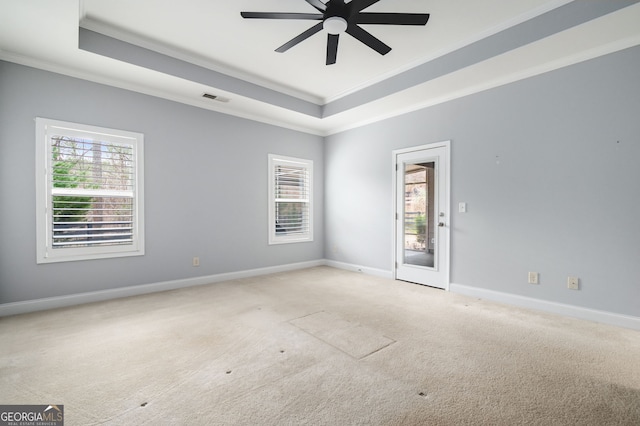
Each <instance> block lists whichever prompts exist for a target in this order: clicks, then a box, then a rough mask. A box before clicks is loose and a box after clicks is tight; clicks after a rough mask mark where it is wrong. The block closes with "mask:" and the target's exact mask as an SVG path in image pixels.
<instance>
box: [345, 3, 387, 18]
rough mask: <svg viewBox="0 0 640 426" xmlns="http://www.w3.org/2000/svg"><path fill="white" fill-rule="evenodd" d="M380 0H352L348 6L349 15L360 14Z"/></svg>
mask: <svg viewBox="0 0 640 426" xmlns="http://www.w3.org/2000/svg"><path fill="white" fill-rule="evenodd" d="M379 1H380V0H352V1H351V2H350V3H349V4H348V6H349V11H350V15H352V14H354V13H357V12H360V11H361V10H363V9H366V8H368V7H369V6H371V5H373V4H376V3H378V2H379Z"/></svg>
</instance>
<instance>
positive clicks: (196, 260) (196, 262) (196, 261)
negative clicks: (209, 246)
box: [193, 257, 200, 266]
mask: <svg viewBox="0 0 640 426" xmlns="http://www.w3.org/2000/svg"><path fill="white" fill-rule="evenodd" d="M193 266H200V258H199V257H194V258H193Z"/></svg>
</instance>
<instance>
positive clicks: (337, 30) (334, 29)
mask: <svg viewBox="0 0 640 426" xmlns="http://www.w3.org/2000/svg"><path fill="white" fill-rule="evenodd" d="M347 26H348V25H347V20H346V19H344V18H342V17H340V16H331V17H329V18H327V19H325V20H324V22H323V23H322V28H324V29H325V30H327V32H328V33H329V34H342V33H343V32H345V31H346V30H347Z"/></svg>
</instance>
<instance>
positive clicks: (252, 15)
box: [240, 12, 322, 21]
mask: <svg viewBox="0 0 640 426" xmlns="http://www.w3.org/2000/svg"><path fill="white" fill-rule="evenodd" d="M240 16H242V17H243V18H248V19H311V20H316V21H319V20H321V19H322V15H321V14H319V13H280V12H240Z"/></svg>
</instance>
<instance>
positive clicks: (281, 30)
mask: <svg viewBox="0 0 640 426" xmlns="http://www.w3.org/2000/svg"><path fill="white" fill-rule="evenodd" d="M323 1H324V0H323ZM241 11H259V12H303V13H305V12H307V13H314V12H316V10H315V9H314V8H313V7H311V6H310V5H309V4H308V3H307V2H306V1H305V0H259V1H258V0H234V1H229V0H225V1H222V0H181V1H180V2H177V1H169V0H162V1H161V0H80V1H71V0H47V1H42V0H0V59H4V60H8V61H12V62H16V63H20V64H24V65H28V66H34V67H37V68H42V69H46V70H50V71H54V72H59V73H63V74H67V75H71V76H75V77H80V78H84V79H88V80H92V81H96V82H99V83H105V84H109V85H113V86H116V87H122V88H126V89H130V90H135V91H138V92H141V93H147V94H150V95H154V96H159V97H163V98H166V99H171V100H174V101H178V102H182V103H186V104H190V105H194V106H197V107H201V108H206V109H210V110H215V111H220V112H223V113H228V114H232V115H237V116H241V117H246V118H250V119H254V120H258V121H262V122H266V123H271V124H274V125H278V126H283V127H288V128H292V129H297V130H301V131H305V132H309V133H314V134H319V135H329V134H332V133H336V132H339V131H342V130H346V129H349V128H353V127H357V126H360V125H363V124H367V123H370V122H374V121H378V120H381V119H384V118H387V117H391V116H394V115H397V114H401V113H404V112H408V111H411V110H415V109H419V108H424V107H426V106H430V105H434V104H437V103H439V102H443V101H446V100H450V99H455V98H457V97H460V96H465V95H467V94H470V93H474V92H477V91H480V90H486V89H488V88H491V87H496V86H498V85H502V84H505V83H508V82H511V81H516V80H518V79H521V78H526V77H529V76H533V75H536V74H539V73H542V72H546V71H549V70H553V69H556V68H559V67H562V66H567V65H570V64H573V63H576V62H579V61H583V60H586V59H590V58H593V57H596V56H599V55H603V54H607V53H610V52H614V51H616V50H620V49H624V48H627V47H631V46H635V45H638V44H640V25H638V22H640V3H638V0H576V1H570V0H393V1H392V0H380V1H379V2H378V3H376V4H374V5H373V6H371V7H370V8H368V9H366V11H367V12H412V13H416V12H417V13H430V14H431V17H430V20H429V22H428V24H427V25H426V26H395V25H393V26H392V25H367V26H366V30H367V31H369V32H371V33H372V34H373V35H375V36H376V37H378V38H379V39H380V40H382V41H383V42H385V43H386V44H388V45H389V46H390V47H391V48H392V50H391V52H390V53H388V54H387V55H385V56H381V55H379V54H378V53H376V52H375V51H373V50H372V49H370V48H369V47H367V46H365V45H363V44H362V43H360V42H359V41H357V40H355V39H353V38H352V37H350V36H349V35H346V34H344V35H342V36H341V37H340V44H339V48H338V59H337V63H336V64H335V65H330V66H327V65H325V49H326V47H325V46H326V33H324V31H323V32H321V33H318V34H316V35H314V36H312V37H310V38H309V39H307V40H305V41H303V42H302V43H300V44H298V45H297V46H295V47H293V48H292V49H290V50H289V51H287V52H285V53H277V52H275V51H274V49H275V48H277V47H278V46H280V45H282V44H283V43H284V42H286V41H288V40H290V39H292V38H293V37H295V36H297V35H298V34H299V33H301V32H302V31H304V30H306V29H307V28H309V27H311V26H312V25H314V24H315V23H316V22H315V21H297V20H262V19H243V18H242V17H241V16H240V12H241ZM80 26H81V27H83V28H85V29H88V30H91V31H93V32H97V33H100V34H101V35H106V36H109V37H111V38H104V39H99V40H98V42H97V44H96V43H95V42H86V43H83V44H82V46H83V48H82V49H81V48H79V41H78V40H79V27H80ZM83 34H84V33H83ZM83 37H84V36H83ZM114 38H115V39H117V40H120V41H124V42H126V43H127V44H122V45H116V44H113V39H114ZM85 44H86V45H87V46H89V47H85ZM98 45H100V46H107V47H106V48H104V49H106V50H104V49H103V48H96V47H94V46H98ZM114 46H115V47H114ZM122 46H125V47H127V48H131V49H133V50H132V52H133V54H132V57H133V58H135V60H131V59H126V58H125V57H124V56H120V54H119V53H117V52H119V51H124V50H126V49H124V50H123V49H122V48H121V47H122ZM140 47H142V48H146V49H149V50H150V51H151V52H150V51H149V50H144V51H143V50H140V51H136V50H135V49H139V48H140ZM101 49H102V50H101ZM108 52H111V53H108ZM113 52H116V53H113ZM171 58H176V59H178V60H180V61H179V62H171V61H170V59H171ZM134 63H135V64H134ZM175 64H177V65H175ZM256 85H257V86H256ZM205 92H206V93H212V94H215V95H218V96H221V97H223V98H226V99H227V100H228V102H218V101H211V100H208V99H204V98H202V94H203V93H205ZM310 111H312V112H310ZM313 111H316V112H313Z"/></svg>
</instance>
